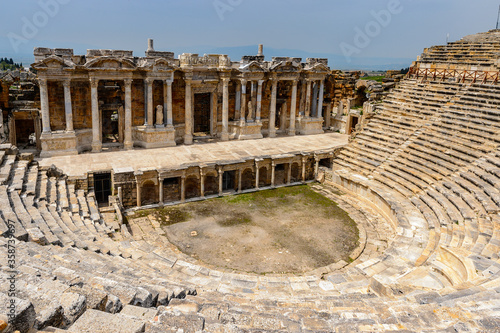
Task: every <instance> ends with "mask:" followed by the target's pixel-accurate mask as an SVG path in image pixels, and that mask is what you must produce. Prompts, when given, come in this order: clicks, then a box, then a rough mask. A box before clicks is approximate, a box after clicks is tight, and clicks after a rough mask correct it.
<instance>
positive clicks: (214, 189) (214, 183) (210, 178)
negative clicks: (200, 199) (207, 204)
mask: <svg viewBox="0 0 500 333" xmlns="http://www.w3.org/2000/svg"><path fill="white" fill-rule="evenodd" d="M218 193H219V181H218V177H217V176H216V174H208V175H206V176H205V195H213V194H218Z"/></svg>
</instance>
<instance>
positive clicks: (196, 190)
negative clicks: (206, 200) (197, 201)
mask: <svg viewBox="0 0 500 333" xmlns="http://www.w3.org/2000/svg"><path fill="white" fill-rule="evenodd" d="M185 187H186V192H185V193H186V199H191V198H196V197H199V196H200V182H199V180H198V178H197V177H196V176H189V177H187V178H186V183H185Z"/></svg>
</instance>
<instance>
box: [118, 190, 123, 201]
mask: <svg viewBox="0 0 500 333" xmlns="http://www.w3.org/2000/svg"><path fill="white" fill-rule="evenodd" d="M118 200H120V203H121V204H122V205H123V189H122V187H121V186H118Z"/></svg>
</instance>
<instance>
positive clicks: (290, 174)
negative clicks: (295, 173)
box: [286, 162, 292, 185]
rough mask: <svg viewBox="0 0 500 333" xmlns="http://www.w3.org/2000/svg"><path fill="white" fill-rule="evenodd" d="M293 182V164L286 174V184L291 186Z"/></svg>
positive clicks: (289, 164)
mask: <svg viewBox="0 0 500 333" xmlns="http://www.w3.org/2000/svg"><path fill="white" fill-rule="evenodd" d="M291 182H292V162H290V163H288V170H287V174H286V183H287V184H288V185H290V183H291Z"/></svg>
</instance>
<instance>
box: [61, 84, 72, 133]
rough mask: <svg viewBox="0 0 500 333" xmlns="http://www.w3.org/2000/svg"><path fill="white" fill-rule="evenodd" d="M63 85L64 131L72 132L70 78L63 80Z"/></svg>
mask: <svg viewBox="0 0 500 333" xmlns="http://www.w3.org/2000/svg"><path fill="white" fill-rule="evenodd" d="M63 87H64V115H65V118H66V132H73V131H74V130H73V107H72V105H71V80H70V79H67V80H64V81H63Z"/></svg>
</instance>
